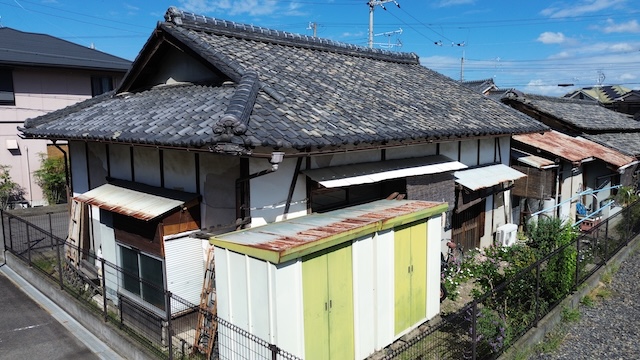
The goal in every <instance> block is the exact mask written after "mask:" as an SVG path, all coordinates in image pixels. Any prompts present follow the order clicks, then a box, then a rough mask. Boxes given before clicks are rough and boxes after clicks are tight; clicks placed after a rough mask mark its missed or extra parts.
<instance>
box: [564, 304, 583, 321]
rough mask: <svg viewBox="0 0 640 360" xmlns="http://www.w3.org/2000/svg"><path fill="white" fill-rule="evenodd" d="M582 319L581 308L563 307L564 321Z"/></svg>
mask: <svg viewBox="0 0 640 360" xmlns="http://www.w3.org/2000/svg"><path fill="white" fill-rule="evenodd" d="M578 320H580V310H579V309H577V308H576V309H572V308H568V307H564V308H562V321H564V322H566V323H572V322H576V321H578Z"/></svg>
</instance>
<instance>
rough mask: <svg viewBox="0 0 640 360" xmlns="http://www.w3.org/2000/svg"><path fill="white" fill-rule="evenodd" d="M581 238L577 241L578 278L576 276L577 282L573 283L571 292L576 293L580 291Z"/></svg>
mask: <svg viewBox="0 0 640 360" xmlns="http://www.w3.org/2000/svg"><path fill="white" fill-rule="evenodd" d="M580 239H581V237H580V236H578V237H577V238H576V240H575V242H576V276H575V279H574V280H575V281H574V282H573V289H572V291H571V292H575V291H576V290H578V281H579V279H580V243H581V242H582V241H580Z"/></svg>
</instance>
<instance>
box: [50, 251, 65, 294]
mask: <svg viewBox="0 0 640 360" xmlns="http://www.w3.org/2000/svg"><path fill="white" fill-rule="evenodd" d="M51 240H52V241H53V239H51ZM56 243H57V244H58V246H56V256H57V257H58V280H59V281H60V290H64V280H63V278H62V271H63V270H64V264H63V263H62V256H61V255H60V252H61V251H64V243H62V249H60V243H59V242H58V241H56Z"/></svg>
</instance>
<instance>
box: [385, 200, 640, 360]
mask: <svg viewBox="0 0 640 360" xmlns="http://www.w3.org/2000/svg"><path fill="white" fill-rule="evenodd" d="M639 233H640V202H635V203H634V204H632V205H630V206H628V207H626V208H624V209H623V210H622V211H620V212H618V213H617V214H615V215H613V216H611V217H609V218H608V219H605V220H603V221H602V222H600V223H598V224H597V225H595V226H593V227H592V228H591V229H590V230H589V231H588V232H586V233H582V234H581V235H580V236H579V237H578V238H577V239H576V240H575V241H573V242H572V243H570V244H567V245H565V246H562V247H560V248H558V249H556V250H555V251H553V252H552V253H550V254H548V255H547V256H545V257H544V258H542V259H540V260H538V261H536V262H535V263H534V264H532V265H531V266H529V267H527V268H525V269H523V270H521V271H520V272H519V273H518V274H516V275H515V276H513V277H512V278H510V279H509V280H508V281H507V282H505V283H503V284H500V285H499V286H497V287H496V288H495V289H494V290H493V291H491V292H489V293H486V294H484V295H483V296H482V297H480V298H477V299H475V300H473V301H472V302H471V303H469V304H467V305H466V306H465V307H463V308H462V309H461V310H459V311H457V312H455V313H453V314H451V315H448V316H445V317H443V318H442V319H441V320H440V321H438V322H437V323H434V324H429V323H427V324H425V327H426V329H425V331H423V332H422V333H420V334H419V335H418V336H416V337H414V338H412V339H410V340H408V341H406V342H404V344H403V345H402V346H398V347H392V348H390V349H389V350H387V351H386V353H385V354H384V357H383V359H495V358H497V357H498V356H500V354H502V353H503V352H504V351H505V350H507V349H508V348H509V347H510V346H511V345H512V344H513V343H515V341H517V340H518V339H519V338H520V337H522V336H523V335H524V334H525V333H526V332H527V331H528V330H530V329H531V328H533V327H535V326H537V324H538V322H539V321H540V320H541V319H542V318H543V317H544V316H545V315H547V314H548V313H549V312H550V311H551V310H553V309H554V308H555V307H556V306H558V305H559V304H560V302H561V301H562V300H564V299H565V298H566V297H567V296H569V295H570V294H571V293H572V292H574V291H575V290H576V289H577V288H578V286H580V285H581V284H582V283H584V282H585V281H586V280H587V279H588V278H589V277H590V276H591V275H592V274H593V273H595V272H596V271H597V270H598V269H600V268H601V267H602V266H604V265H605V264H606V263H607V261H608V260H610V259H611V258H612V257H613V256H614V255H615V254H617V253H618V251H620V250H621V249H622V248H623V247H625V246H626V245H628V244H629V242H630V241H631V240H632V239H634V238H635V237H636V236H638V234H639ZM567 259H572V261H568V262H567V261H566V260H567ZM559 263H563V264H567V263H569V264H572V265H571V267H572V272H571V274H570V276H568V277H564V279H565V280H567V279H569V280H568V281H569V283H568V284H565V286H561V285H560V284H558V282H557V281H558V279H553V278H551V277H550V276H551V275H550V274H551V271H554V270H555V269H554V266H556V264H559ZM552 286H553V287H554V288H553V291H550V290H549V288H550V287H552ZM516 298H517V299H518V301H513V299H516ZM523 299H526V300H525V301H522V300H523ZM426 325H430V326H428V327H427V326H426Z"/></svg>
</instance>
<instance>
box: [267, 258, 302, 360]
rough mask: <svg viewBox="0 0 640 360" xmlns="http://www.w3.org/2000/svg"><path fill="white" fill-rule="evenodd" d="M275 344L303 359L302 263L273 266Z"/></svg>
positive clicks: (292, 262) (297, 261)
mask: <svg viewBox="0 0 640 360" xmlns="http://www.w3.org/2000/svg"><path fill="white" fill-rule="evenodd" d="M274 268H275V269H276V270H275V271H274V272H273V273H274V274H275V276H274V277H275V279H274V280H275V281H274V283H275V293H274V295H275V309H274V316H275V322H276V328H277V329H278V330H277V334H275V335H276V336H275V344H278V345H279V346H280V347H281V348H282V349H284V350H286V351H288V352H290V353H292V354H293V355H296V356H298V357H301V358H303V357H304V320H303V319H304V315H303V309H302V306H303V305H302V262H301V261H300V260H293V261H289V262H286V263H284V264H279V265H275V266H274Z"/></svg>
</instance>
